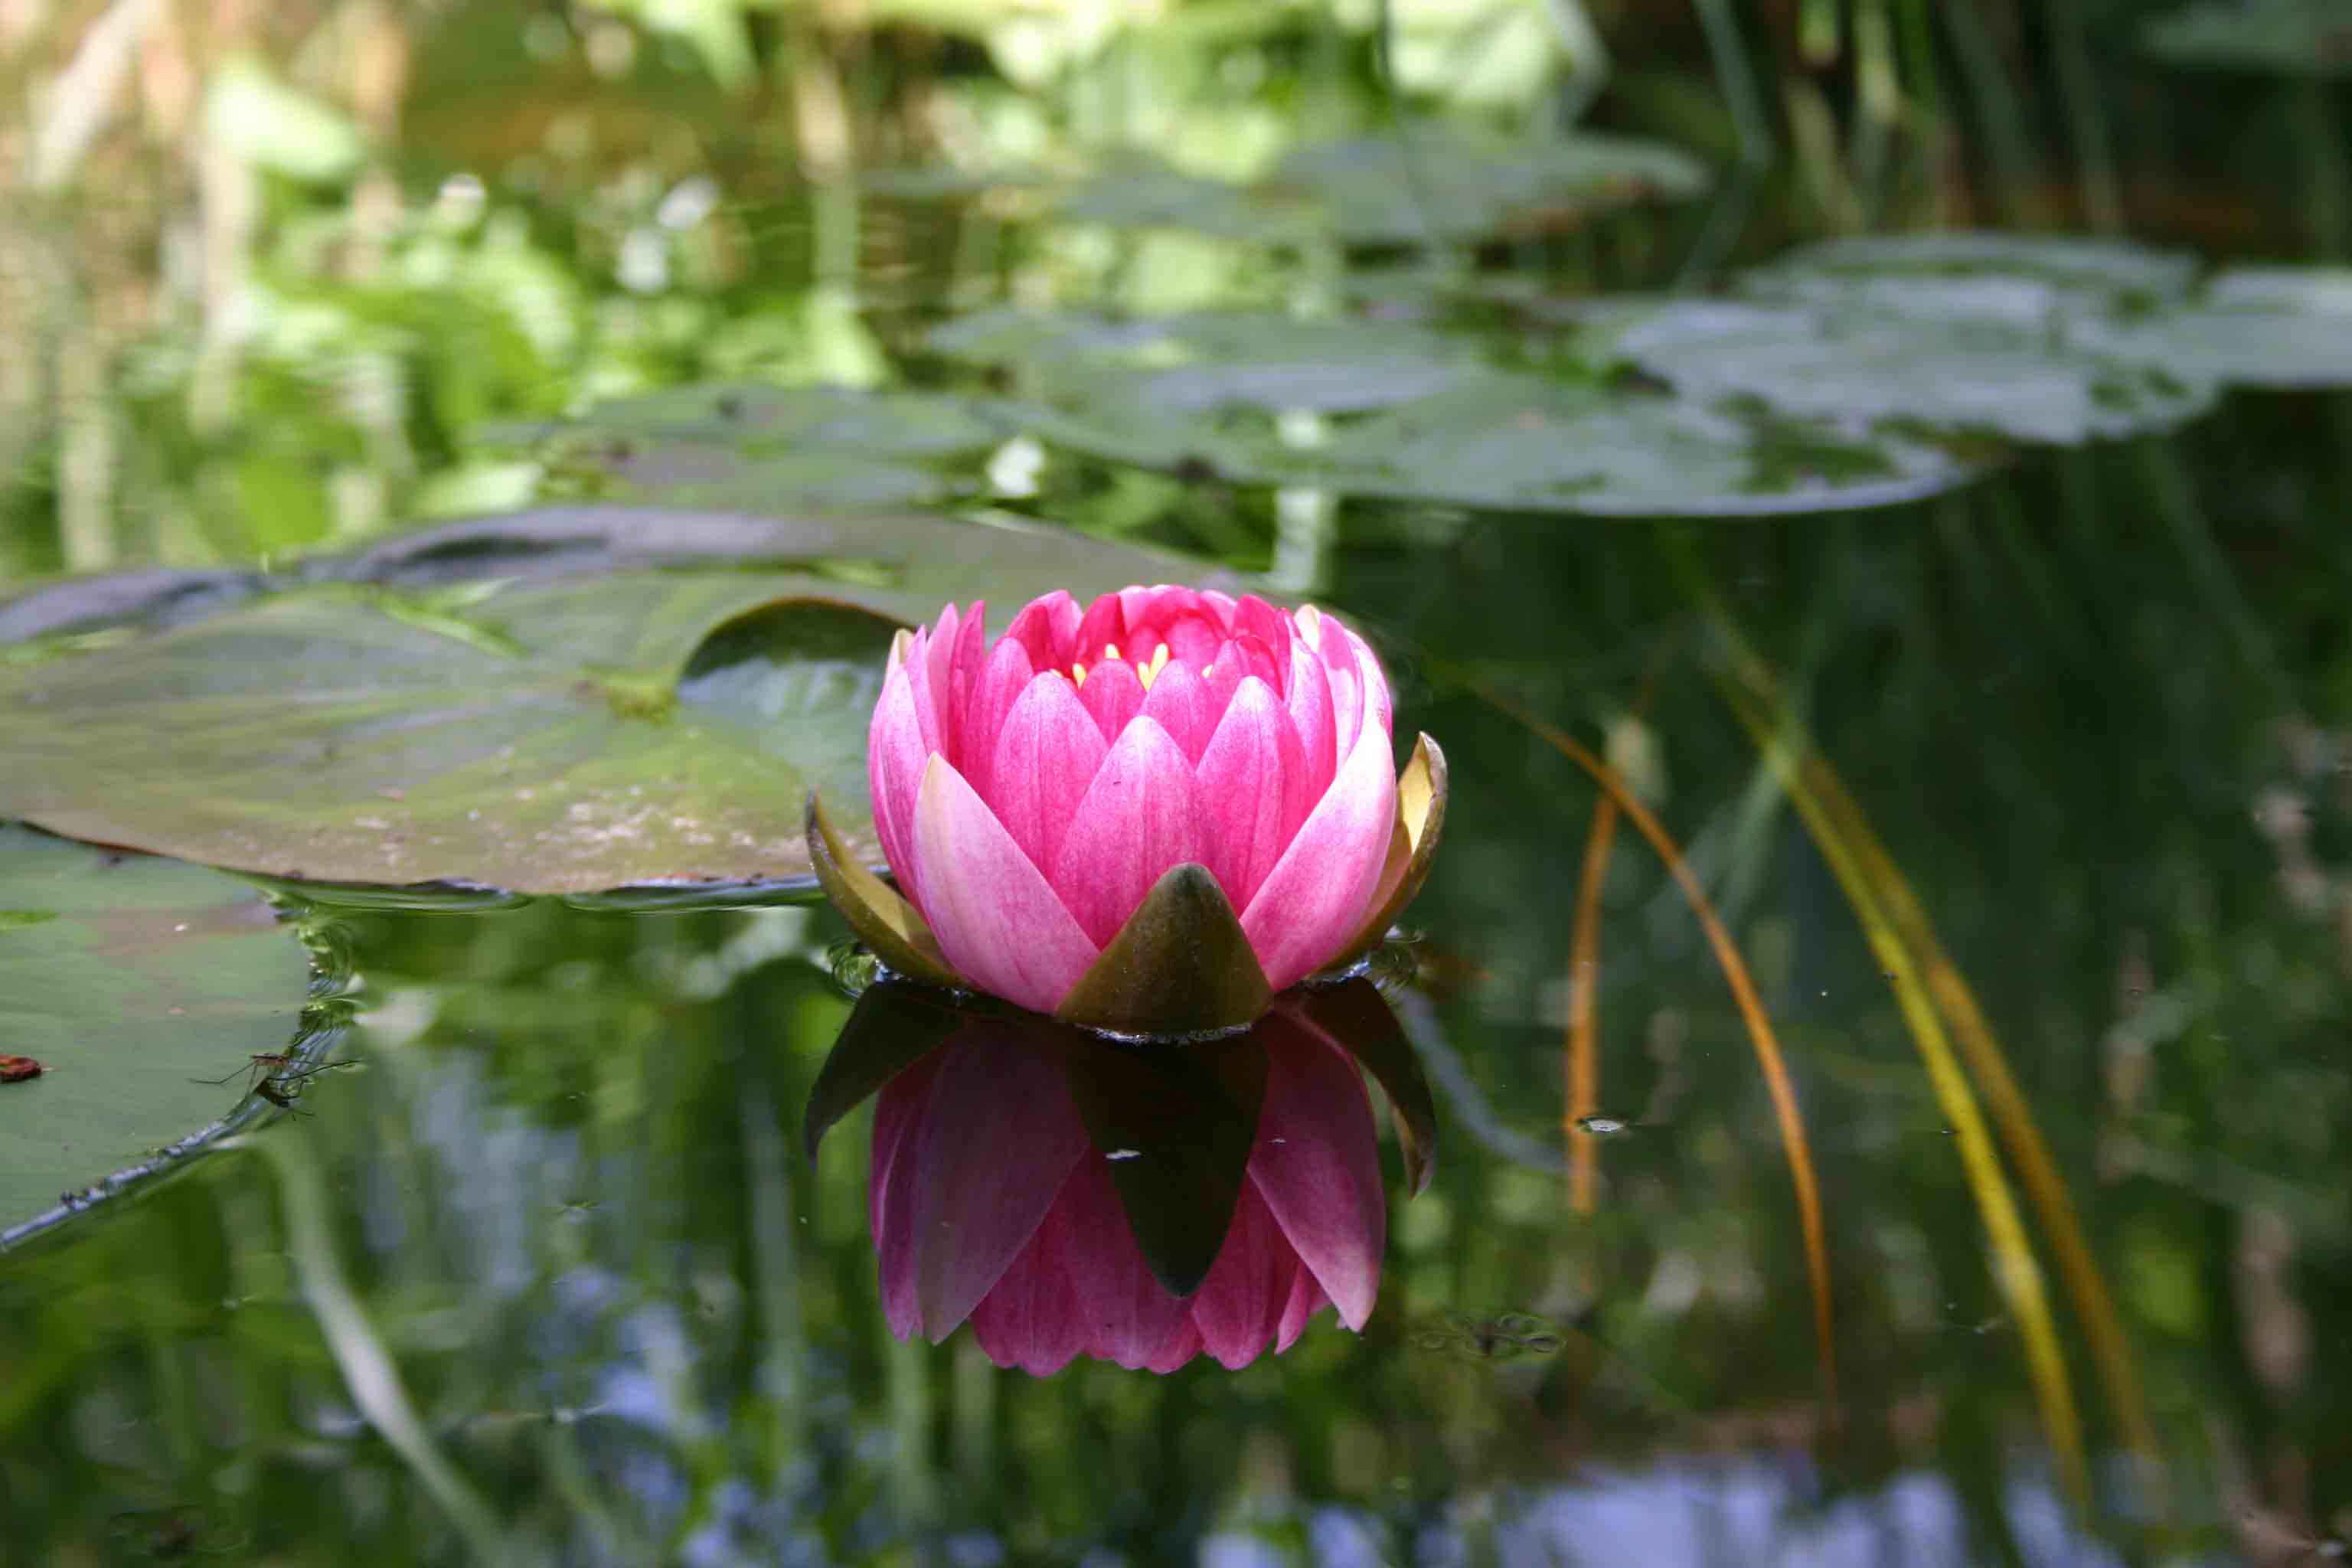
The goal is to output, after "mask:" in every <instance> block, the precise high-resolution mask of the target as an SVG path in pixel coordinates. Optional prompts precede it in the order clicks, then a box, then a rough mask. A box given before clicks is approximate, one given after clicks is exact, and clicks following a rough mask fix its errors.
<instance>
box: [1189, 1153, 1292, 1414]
mask: <svg viewBox="0 0 2352 1568" xmlns="http://www.w3.org/2000/svg"><path fill="white" fill-rule="evenodd" d="M1297 1267H1298V1258H1297V1254H1296V1253H1294V1252H1293V1251H1291V1249H1290V1244H1289V1243H1288V1242H1287V1241H1286V1240H1284V1239H1283V1236H1282V1231H1281V1228H1280V1227H1279V1226H1276V1223H1275V1220H1274V1216H1273V1215H1272V1214H1271V1213H1270V1212H1268V1210H1267V1208H1266V1205H1265V1199H1264V1198H1263V1197H1260V1196H1259V1195H1258V1194H1257V1191H1256V1189H1255V1187H1253V1186H1250V1185H1247V1184H1244V1186H1243V1188H1242V1195H1241V1201H1240V1202H1238V1203H1236V1204H1235V1205H1234V1221H1233V1226H1232V1228H1230V1229H1229V1230H1227V1231H1226V1232H1225V1245H1224V1249H1223V1251H1221V1252H1219V1253H1218V1254H1217V1262H1216V1266H1215V1267H1214V1268H1211V1269H1210V1270H1209V1277H1208V1278H1207V1279H1203V1280H1202V1282H1201V1288H1200V1289H1199V1290H1197V1291H1195V1292H1194V1293H1193V1296H1192V1326H1193V1327H1195V1328H1197V1329H1199V1330H1200V1331H1201V1346H1202V1349H1203V1350H1205V1351H1207V1352H1209V1353H1210V1354H1211V1355H1213V1356H1214V1357H1216V1358H1217V1360H1218V1361H1219V1362H1221V1363H1223V1364H1224V1365H1225V1367H1226V1368H1227V1369H1228V1370H1239V1369H1240V1368H1242V1367H1245V1366H1247V1365H1248V1364H1249V1363H1252V1362H1254V1361H1255V1360H1256V1359H1257V1358H1258V1357H1259V1356H1261V1355H1264V1354H1265V1350H1266V1347H1267V1346H1268V1345H1270V1344H1272V1343H1273V1342H1274V1335H1275V1331H1276V1329H1278V1328H1279V1327H1281V1325H1282V1310H1283V1308H1284V1307H1286V1306H1287V1305H1288V1304H1289V1301H1290V1287H1291V1279H1292V1271H1293V1270H1294V1269H1296V1268H1297Z"/></svg>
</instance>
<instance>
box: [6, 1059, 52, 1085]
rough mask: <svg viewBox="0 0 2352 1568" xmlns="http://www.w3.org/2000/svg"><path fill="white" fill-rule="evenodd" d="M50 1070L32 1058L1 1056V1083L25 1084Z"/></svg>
mask: <svg viewBox="0 0 2352 1568" xmlns="http://www.w3.org/2000/svg"><path fill="white" fill-rule="evenodd" d="M48 1070H49V1069H48V1068H45V1067H43V1066H42V1065H41V1064H40V1063H38V1062H37V1061H35V1060H34V1059H33V1058H30V1057H6V1056H0V1083H23V1082H24V1081H25V1080H26V1079H34V1078H38V1077H40V1076H41V1075H42V1074H43V1073H45V1072H47V1071H48Z"/></svg>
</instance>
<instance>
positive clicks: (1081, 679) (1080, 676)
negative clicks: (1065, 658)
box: [1070, 664, 1087, 686]
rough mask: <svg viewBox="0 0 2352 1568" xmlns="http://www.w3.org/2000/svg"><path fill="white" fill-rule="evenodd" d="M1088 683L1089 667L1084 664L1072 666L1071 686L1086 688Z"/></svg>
mask: <svg viewBox="0 0 2352 1568" xmlns="http://www.w3.org/2000/svg"><path fill="white" fill-rule="evenodd" d="M1086 683H1087V667H1086V666H1085V665H1083V664H1074V665H1072V666H1070V684H1071V685H1073V686H1084V685H1085V684H1086Z"/></svg>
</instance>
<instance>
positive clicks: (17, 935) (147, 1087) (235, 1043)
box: [0, 825, 309, 1233]
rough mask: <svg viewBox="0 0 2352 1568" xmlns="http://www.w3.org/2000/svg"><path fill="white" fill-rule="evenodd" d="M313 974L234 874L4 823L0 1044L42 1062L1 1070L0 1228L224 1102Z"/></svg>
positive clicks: (197, 1124)
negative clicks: (7, 1072)
mask: <svg viewBox="0 0 2352 1568" xmlns="http://www.w3.org/2000/svg"><path fill="white" fill-rule="evenodd" d="M11 916H13V917H16V918H13V919H12V918H8V917H11ZM32 916H38V917H41V918H37V919H33V918H26V917H32ZM308 977H309V960H308V955H307V953H306V952H305V951H304V948H303V945H302V942H300V940H299V937H298V936H297V935H296V934H295V933H294V932H293V931H291V930H290V929H289V928H287V927H285V926H283V925H281V924H280V923H279V922H278V919H277V916H276V913H275V911H274V910H272V909H271V907H270V905H269V902H268V900H266V899H265V898H264V897H263V896H262V895H261V894H259V893H258V892H257V891H256V890H255V889H252V888H250V887H248V886H247V885H246V884H245V883H243V882H240V881H238V880H237V879H235V878H233V877H226V876H223V875H222V874H220V873H219V872H217V871H207V870H205V869H204V868H202V867H197V866H186V865H182V864H179V863H177V862H175V861H170V860H158V859H153V858H149V857H146V856H139V855H121V854H115V853H110V852H108V851H106V850H102V849H94V848H91V847H88V846H86V845H79V844H68V843H66V842H64V841H62V840H59V839H56V838H51V837H47V835H45V834H40V833H36V832H34V831H32V830H31V829H29V828H26V827H23V826H16V825H0V1055H9V1056H22V1057H30V1058H34V1059H35V1060H37V1061H38V1062H40V1063H41V1065H42V1068H44V1070H43V1071H42V1072H41V1074H40V1075H39V1076H38V1077H37V1078H27V1079H24V1080H22V1081H19V1082H14V1083H6V1084H0V1233H5V1232H7V1231H9V1230H10V1229H12V1228H14V1227H16V1226H19V1225H20V1224H21V1223H22V1222H25V1221H27V1220H30V1219H32V1218H34V1217H35V1216H36V1215H42V1214H44V1213H45V1212H47V1211H49V1210H52V1209H54V1208H56V1207H57V1206H58V1204H59V1201H60V1199H61V1197H63V1196H64V1195H65V1194H67V1193H68V1192H69V1191H71V1192H77V1193H78V1192H79V1191H81V1190H83V1189H85V1188H88V1187H89V1186H90V1185H91V1184H93V1183H96V1182H98V1181H99V1180H100V1179H101V1178H103V1177H105V1176H107V1175H108V1174H109V1173H111V1172H117V1171H120V1170H122V1169H123V1168H124V1167H127V1166H134V1165H138V1164H142V1163H148V1162H151V1161H152V1160H153V1158H154V1157H155V1156H156V1154H157V1153H158V1152H159V1151H161V1150H163V1149H165V1148H167V1147H169V1146H171V1145H173V1143H174V1142H178V1141H182V1140H184V1139H185V1138H186V1136H187V1135H188V1134H189V1133H190V1132H191V1131H194V1130H196V1129H200V1128H203V1127H205V1125H206V1124H207V1123H212V1122H214V1121H215V1119H216V1118H219V1117H221V1116H222V1115H223V1114H224V1113H226V1112H228V1111H229V1110H231V1109H232V1108H233V1107H235V1106H236V1105H237V1104H238V1103H239V1101H241V1100H244V1099H245V1081H244V1077H243V1074H244V1071H245V1069H246V1068H247V1067H248V1066H249V1065H250V1064H251V1060H252V1058H253V1057H254V1056H255V1055H257V1054H271V1053H282V1052H284V1051H286V1049H287V1047H288V1041H289V1038H290V1037H292V1036H293V1035H294V1033H295V1030H296V1026H297V1021H298V1018H299V1014H300V1012H301V1008H302V1004H303V1002H304V999H305V995H306V992H307V988H308ZM207 1079H222V1080H223V1081H221V1082H216V1083H215V1082H207V1081H203V1080H207Z"/></svg>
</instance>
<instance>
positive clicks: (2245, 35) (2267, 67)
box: [2140, 0, 2352, 76]
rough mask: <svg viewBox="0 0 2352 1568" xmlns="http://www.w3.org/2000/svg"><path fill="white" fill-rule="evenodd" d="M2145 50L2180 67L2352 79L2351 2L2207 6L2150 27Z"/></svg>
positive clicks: (2217, 0) (2238, 1)
mask: <svg viewBox="0 0 2352 1568" xmlns="http://www.w3.org/2000/svg"><path fill="white" fill-rule="evenodd" d="M2140 43H2141V45H2142V47H2145V48H2146V49H2147V51H2148V52H2149V53H2150V54H2153V55H2158V56H2161V57H2162V58H2165V59H2168V60H2172V61H2174V62H2176V63H2178V64H2180V65H2187V66H2219V67H2225V68H2233V69H2238V70H2249V71H2265V72H2271V73H2274V74H2277V75H2280V76H2352V11H2347V9H2346V7H2345V5H2344V4H2343V0H2206V3H2204V4H2202V5H2189V6H2186V7H2184V8H2182V9H2180V10H2178V11H2174V12H2172V13H2170V14H2169V15H2167V16H2158V17H2156V18H2155V19H2154V20H2152V21H2150V22H2148V23H2147V25H2146V26H2144V27H2143V28H2142V29H2141V32H2140Z"/></svg>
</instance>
